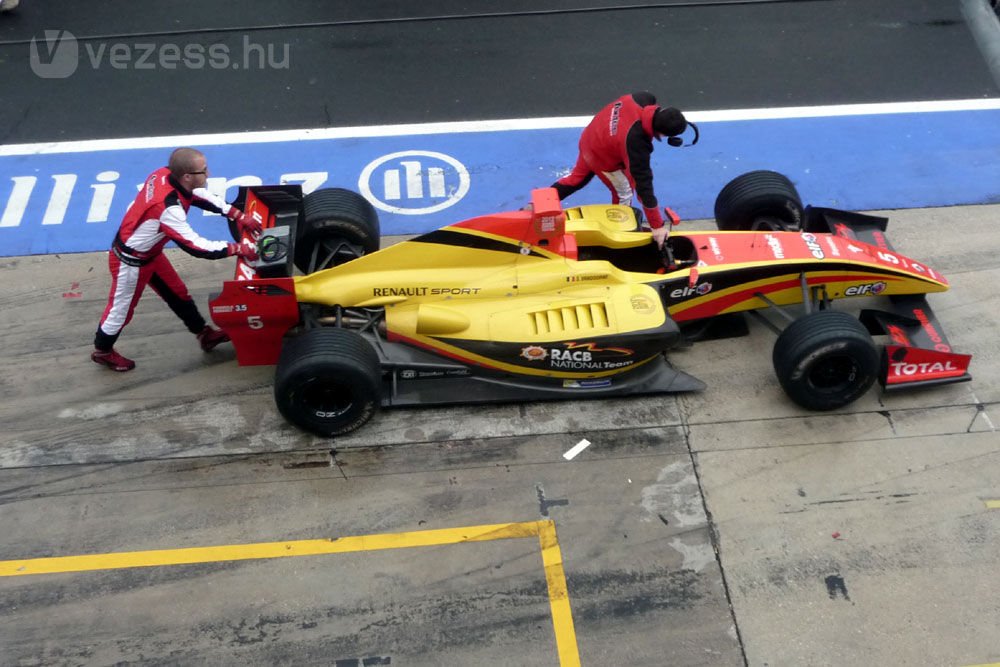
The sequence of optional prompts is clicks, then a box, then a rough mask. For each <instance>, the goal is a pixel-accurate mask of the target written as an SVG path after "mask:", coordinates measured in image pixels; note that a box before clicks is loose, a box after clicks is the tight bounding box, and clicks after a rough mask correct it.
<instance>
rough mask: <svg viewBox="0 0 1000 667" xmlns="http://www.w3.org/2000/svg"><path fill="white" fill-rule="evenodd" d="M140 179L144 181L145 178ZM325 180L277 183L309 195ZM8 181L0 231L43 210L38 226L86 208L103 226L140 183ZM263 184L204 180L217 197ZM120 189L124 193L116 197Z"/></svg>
mask: <svg viewBox="0 0 1000 667" xmlns="http://www.w3.org/2000/svg"><path fill="white" fill-rule="evenodd" d="M130 176H134V174H130ZM140 178H145V174H143V175H141V176H140ZM328 179H329V172H326V171H313V172H293V173H288V174H282V175H281V177H280V183H281V184H288V183H300V184H301V185H302V191H303V192H305V193H306V194H309V193H310V192H312V191H313V190H316V189H317V188H320V187H322V186H323V185H324V184H325V183H326V182H327V180H328ZM10 181H11V182H12V184H13V188H12V189H11V193H10V196H9V197H8V198H7V203H6V205H4V206H3V209H2V215H0V229H3V228H10V227H19V226H21V224H22V223H23V222H24V221H25V219H26V216H27V219H28V223H29V224H30V223H34V222H36V221H37V220H38V212H39V211H41V210H42V207H43V206H44V212H43V213H42V214H41V224H42V225H61V224H63V222H65V221H66V220H67V214H68V213H69V212H70V210H72V212H73V216H72V218H71V219H70V222H78V221H79V219H80V216H81V215H82V213H83V210H82V209H83V208H86V218H85V220H86V222H89V223H100V222H107V221H108V220H109V218H110V217H111V215H112V209H113V207H114V205H115V204H116V203H117V204H118V205H119V206H123V205H125V203H126V201H127V202H128V205H129V206H131V202H132V200H133V199H134V198H135V193H136V192H138V191H139V189H140V188H141V187H142V182H141V181H140V182H138V183H135V184H134V185H133V186H132V188H131V189H129V187H128V185H127V183H123V182H122V181H121V172H118V171H102V172H100V173H98V174H97V176H95V177H94V182H93V183H87V182H86V181H83V182H81V179H80V177H79V175H78V174H53V175H52V176H50V177H49V178H48V179H46V178H44V177H42V178H39V177H37V176H12V177H10ZM263 184H264V181H263V180H262V179H261V178H260V177H259V176H253V175H246V176H238V177H236V178H230V179H227V178H221V177H219V178H209V179H208V189H209V190H211V191H213V192H216V193H220V194H222V193H227V192H228V190H229V189H230V188H236V187H239V186H241V185H247V186H250V185H263ZM122 188H124V191H122V192H121V194H119V190H121V189H122ZM0 192H2V191H0ZM232 196H234V195H232V194H229V198H230V199H231V198H232ZM0 201H2V200H0ZM120 210H121V209H120ZM122 212H124V211H123V210H122ZM119 215H120V214H116V216H115V217H116V219H115V220H114V222H116V223H117V222H118V220H117V217H119Z"/></svg>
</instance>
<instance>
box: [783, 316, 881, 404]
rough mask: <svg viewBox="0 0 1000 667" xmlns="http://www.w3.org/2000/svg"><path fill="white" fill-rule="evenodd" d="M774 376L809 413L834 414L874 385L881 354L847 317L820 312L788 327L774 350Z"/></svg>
mask: <svg viewBox="0 0 1000 667" xmlns="http://www.w3.org/2000/svg"><path fill="white" fill-rule="evenodd" d="M772 361H773V362H774V372H775V374H776V375H777V376H778V382H780V383H781V387H782V389H784V390H785V393H786V394H788V397H789V398H791V399H792V400H793V401H794V402H795V403H797V404H799V405H801V406H802V407H804V408H807V409H809V410H835V409H837V408H840V407H843V406H845V405H848V404H849V403H852V402H853V401H855V400H856V399H858V398H859V397H861V396H862V395H863V394H864V393H865V392H867V391H868V389H869V388H870V387H871V386H872V383H873V382H875V379H876V376H877V375H878V370H879V351H878V348H877V347H876V345H875V342H874V341H873V340H872V337H871V335H870V334H869V333H868V330H867V329H866V328H865V326H864V325H863V324H861V322H859V321H858V320H857V318H855V317H854V316H852V315H850V314H849V313H844V312H839V311H833V310H823V311H819V312H815V313H811V314H809V315H806V316H804V317H801V318H799V319H797V320H795V321H794V322H792V323H791V324H790V325H788V327H786V328H785V330H784V331H782V332H781V335H779V336H778V340H777V341H776V342H775V344H774V351H773V354H772Z"/></svg>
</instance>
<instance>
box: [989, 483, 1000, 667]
mask: <svg viewBox="0 0 1000 667" xmlns="http://www.w3.org/2000/svg"><path fill="white" fill-rule="evenodd" d="M986 509H988V510H1000V500H987V501H986ZM996 665H1000V662H995V663H993V665H988V666H987V667H994V666H996Z"/></svg>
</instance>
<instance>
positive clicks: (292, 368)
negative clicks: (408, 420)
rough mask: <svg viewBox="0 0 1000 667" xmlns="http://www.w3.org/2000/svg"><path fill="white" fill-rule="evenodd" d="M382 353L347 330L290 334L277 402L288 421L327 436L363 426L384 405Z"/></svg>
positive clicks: (276, 380) (278, 381)
mask: <svg viewBox="0 0 1000 667" xmlns="http://www.w3.org/2000/svg"><path fill="white" fill-rule="evenodd" d="M381 393H382V392H381V370H380V364H379V359H378V355H377V354H376V353H375V350H374V349H373V348H372V346H371V345H369V344H368V342H367V341H366V340H365V339H364V338H362V337H361V336H360V335H359V334H358V333H356V332H354V331H350V330H348V329H336V328H332V327H330V328H318V329H310V330H309V331H307V332H306V333H304V334H303V335H301V336H298V337H296V338H291V339H289V340H288V341H287V342H286V343H285V346H284V348H282V350H281V357H280V359H279V360H278V367H277V370H276V371H275V376H274V401H275V403H276V404H277V406H278V411H279V412H280V413H281V414H282V416H284V417H285V419H287V420H288V421H290V422H291V423H293V424H295V425H296V426H298V427H299V428H302V429H303V430H306V431H310V432H312V433H316V434H317V435H322V436H325V437H332V436H336V435H343V434H345V433H350V432H351V431H353V430H355V429H357V428H360V427H361V426H363V425H364V424H365V423H367V422H368V420H369V419H371V418H372V417H373V416H374V415H375V413H376V411H377V410H378V408H379V406H380V405H381Z"/></svg>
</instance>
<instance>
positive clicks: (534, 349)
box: [521, 345, 549, 361]
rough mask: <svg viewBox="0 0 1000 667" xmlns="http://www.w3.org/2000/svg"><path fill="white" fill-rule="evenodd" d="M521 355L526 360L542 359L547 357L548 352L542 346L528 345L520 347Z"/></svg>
mask: <svg viewBox="0 0 1000 667" xmlns="http://www.w3.org/2000/svg"><path fill="white" fill-rule="evenodd" d="M521 356H522V357H524V358H525V359H527V360H528V361H542V360H544V359H547V358H548V356H549V353H548V351H547V350H546V349H545V348H544V347H539V346H538V345H529V346H528V347H525V348H522V349H521Z"/></svg>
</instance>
